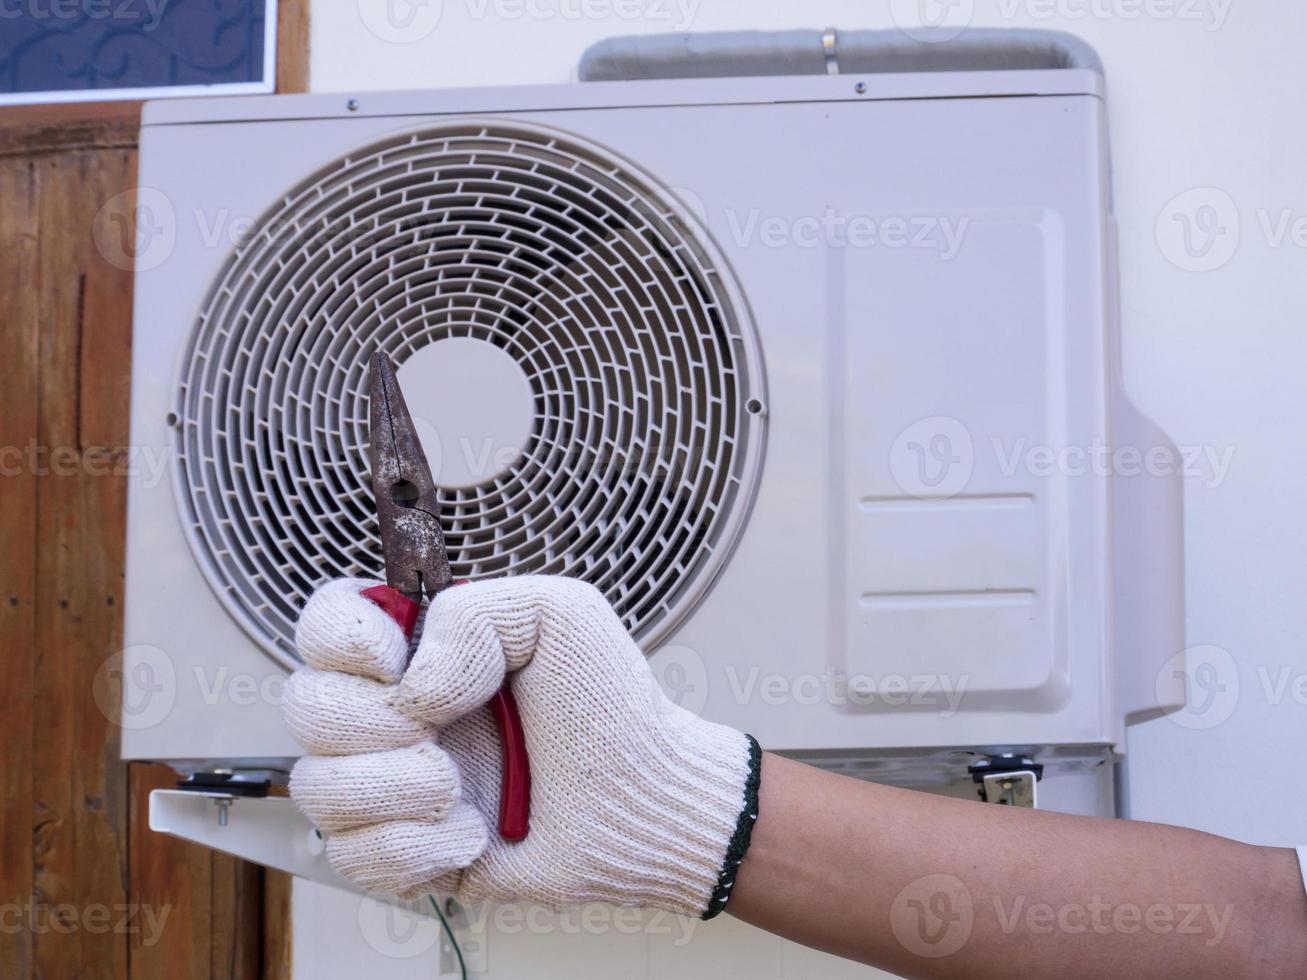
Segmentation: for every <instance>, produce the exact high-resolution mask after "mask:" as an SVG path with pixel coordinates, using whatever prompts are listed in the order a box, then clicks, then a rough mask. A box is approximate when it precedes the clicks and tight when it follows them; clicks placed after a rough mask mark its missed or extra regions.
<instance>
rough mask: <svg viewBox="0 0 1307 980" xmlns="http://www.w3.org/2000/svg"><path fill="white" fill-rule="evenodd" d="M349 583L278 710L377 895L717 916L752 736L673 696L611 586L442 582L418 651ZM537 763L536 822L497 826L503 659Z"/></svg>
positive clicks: (352, 873)
mask: <svg viewBox="0 0 1307 980" xmlns="http://www.w3.org/2000/svg"><path fill="white" fill-rule="evenodd" d="M374 584H376V583H373V582H366V581H361V580H341V581H336V582H332V583H331V584H329V585H327V586H324V587H323V588H322V589H320V590H319V591H318V592H316V593H315V594H314V595H313V597H312V598H310V599H309V601H308V604H307V605H306V606H305V608H304V612H303V614H302V616H301V617H300V621H299V625H298V629H297V633H296V642H297V646H298V648H299V653H300V656H301V658H303V660H304V663H305V664H306V665H307V666H305V667H304V668H302V669H300V670H298V671H296V672H295V674H294V675H293V676H292V677H291V679H290V681H289V682H288V684H287V688H286V701H285V716H286V723H287V725H288V726H289V727H290V730H291V732H292V733H293V734H294V735H295V737H296V738H297V739H298V740H299V741H300V742H301V743H303V745H304V747H305V748H306V749H307V750H308V751H309V752H310V753H313V754H311V755H307V756H305V757H304V758H303V759H301V760H300V761H299V762H298V764H297V765H296V766H295V769H294V772H293V773H292V774H291V785H290V789H291V796H292V797H294V799H295V801H296V803H298V804H299V806H300V809H301V810H303V811H304V813H305V814H306V815H307V816H308V817H309V819H310V820H312V821H313V822H314V823H315V824H316V825H317V826H318V827H319V828H320V829H321V830H322V831H323V832H324V833H325V834H326V835H327V856H328V858H329V859H330V860H331V863H332V864H333V866H334V867H335V868H336V870H338V871H339V872H340V873H341V874H343V875H345V876H346V877H347V878H349V879H351V880H352V881H354V882H355V883H356V884H358V885H360V886H362V887H363V888H366V889H368V890H369V891H375V892H384V893H388V894H397V895H399V896H401V897H406V898H411V897H415V896H418V895H422V894H425V893H428V892H432V891H442V892H453V893H456V894H458V895H459V897H460V898H462V899H463V900H465V901H469V902H475V901H479V900H482V899H492V900H496V901H511V900H517V899H525V900H528V901H532V902H536V903H538V904H540V905H544V906H547V907H549V908H553V909H559V908H563V907H567V906H573V905H577V904H581V903H585V902H592V901H600V902H610V903H614V904H622V905H642V906H648V907H653V908H662V909H667V910H669V911H673V912H678V913H681V914H689V915H703V916H704V917H705V918H707V917H709V916H711V915H715V914H716V913H717V912H719V911H721V909H722V907H723V906H724V905H725V903H726V899H727V898H728V897H729V895H730V885H731V883H732V881H733V880H734V874H735V868H736V867H738V865H739V862H740V860H741V859H742V858H743V856H744V851H745V849H746V848H747V847H748V841H749V835H750V833H751V832H752V829H753V821H754V820H755V819H756V817H757V799H758V778H759V772H760V761H761V753H760V751H759V749H758V744H757V742H755V741H754V740H753V739H752V738H751V737H750V736H747V735H743V734H741V733H740V732H737V731H735V730H733V729H730V728H725V727H723V726H721V725H714V724H710V723H708V722H705V721H703V720H702V719H700V718H698V717H697V716H695V715H693V714H691V713H690V712H688V711H686V710H684V709H683V708H680V707H678V706H677V705H675V704H673V703H672V702H671V701H669V700H668V699H667V698H666V697H665V696H664V695H663V693H662V691H661V690H660V689H659V687H658V685H657V683H656V681H655V680H654V677H653V674H652V672H651V671H650V670H649V667H648V665H647V664H646V663H645V659H644V656H643V655H642V654H641V653H640V650H639V649H638V648H637V647H636V645H635V643H634V642H633V641H632V640H631V638H630V636H628V635H627V632H626V630H625V628H623V626H622V623H621V621H620V620H619V619H618V618H617V616H616V614H615V613H614V612H613V610H612V609H611V608H610V607H609V605H608V603H607V602H606V601H605V600H604V598H603V596H602V595H601V594H600V593H599V592H598V591H597V590H596V589H594V588H592V587H591V586H589V585H587V584H585V583H583V582H580V581H577V580H574V579H566V578H553V577H547V576H523V577H519V578H509V579H498V580H493V581H485V582H477V583H472V584H469V585H462V586H458V587H456V588H452V589H448V590H446V591H445V592H442V593H441V594H440V595H439V596H437V597H436V599H435V601H434V602H433V603H432V604H431V607H430V609H429V611H428V613H427V617H426V622H425V627H424V632H423V635H422V637H421V640H420V641H419V643H418V647H417V651H416V653H415V655H414V657H413V661H412V665H411V666H409V667H408V669H407V671H405V669H404V665H405V657H406V653H407V644H406V643H405V641H404V637H403V634H402V633H401V632H400V630H399V628H398V627H397V626H396V625H395V624H394V623H393V622H391V620H390V619H389V618H388V617H387V616H386V614H385V613H383V612H382V611H381V609H379V608H378V607H377V606H375V605H374V604H373V603H372V602H371V601H369V600H368V599H366V598H364V597H363V596H361V595H360V594H359V593H360V591H361V590H362V589H364V588H367V587H368V586H370V585H374ZM506 670H507V671H509V672H511V676H512V689H513V694H514V697H515V698H516V701H517V704H518V708H519V712H520V714H521V718H522V727H523V729H524V730H525V734H526V745H527V752H528V755H529V757H530V764H531V831H530V834H529V836H528V837H527V838H526V839H525V840H523V841H521V842H519V843H516V844H510V843H507V842H505V841H504V840H502V839H501V838H500V837H499V835H498V833H497V832H496V820H497V814H498V808H499V784H500V745H499V738H498V734H497V732H496V731H495V727H494V724H493V722H492V720H491V717H490V714H489V711H488V710H487V709H486V708H485V707H484V705H485V703H486V702H487V701H488V700H489V699H490V698H491V696H492V695H493V694H494V693H495V691H497V690H498V688H499V686H500V684H501V683H502V681H503V679H504V676H505V671H506Z"/></svg>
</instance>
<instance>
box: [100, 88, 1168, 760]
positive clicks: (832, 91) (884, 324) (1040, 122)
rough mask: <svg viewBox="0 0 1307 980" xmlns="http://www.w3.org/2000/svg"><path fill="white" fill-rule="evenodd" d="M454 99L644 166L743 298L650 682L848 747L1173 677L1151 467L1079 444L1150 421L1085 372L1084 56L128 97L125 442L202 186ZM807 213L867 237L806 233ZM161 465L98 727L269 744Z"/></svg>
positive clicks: (194, 279)
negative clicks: (733, 529)
mask: <svg viewBox="0 0 1307 980" xmlns="http://www.w3.org/2000/svg"><path fill="white" fill-rule="evenodd" d="M459 115H476V116H478V117H487V116H495V115H502V116H503V117H505V118H514V119H518V120H522V121H529V122H531V123H533V124H536V125H540V126H546V127H554V128H557V129H559V130H561V131H563V132H566V133H571V134H575V135H577V136H579V137H582V138H584V139H586V140H588V141H591V142H593V143H597V144H601V145H603V146H605V147H607V148H609V149H610V150H611V151H612V152H613V153H615V154H617V155H619V156H621V157H625V158H627V159H630V160H632V161H634V162H635V163H636V164H638V165H639V166H640V167H641V168H642V169H643V170H645V171H647V172H649V173H652V174H653V175H654V176H655V177H656V178H657V179H658V180H660V181H661V182H662V183H663V184H664V185H665V186H667V187H669V188H671V189H672V191H673V193H675V194H676V195H678V196H679V197H680V198H681V199H682V200H683V201H684V202H685V205H686V211H687V213H688V214H690V215H693V216H694V217H695V218H697V219H698V220H699V221H701V222H702V223H703V225H704V227H705V228H706V230H707V233H708V234H709V235H710V236H711V237H712V238H713V239H714V240H715V242H716V246H717V248H718V249H719V250H720V252H721V253H722V255H723V256H724V257H725V259H726V262H727V264H728V265H729V267H730V268H731V270H732V271H733V272H734V275H735V277H736V279H737V281H738V285H739V287H740V290H741V292H742V294H743V296H744V297H745V299H746V301H747V304H748V307H749V309H750V311H751V313H752V317H753V321H754V323H755V325H756V331H757V335H758V339H759V341H760V345H761V350H762V356H763V360H764V364H765V369H766V379H767V399H766V412H767V422H768V428H767V442H766V459H765V463H764V467H763V472H762V477H761V482H760V484H759V486H758V490H757V494H756V497H755V498H754V500H753V502H752V509H751V512H750V513H749V515H748V518H747V524H746V526H745V528H744V531H743V533H742V535H741V537H740V538H739V542H738V545H737V547H736V549H735V551H734V553H733V555H732V556H731V558H730V560H729V561H728V562H727V564H726V567H725V569H724V571H722V572H721V574H720V575H719V576H718V577H717V579H716V581H715V582H714V583H713V586H712V588H711V590H710V591H709V592H708V594H707V596H706V598H705V599H704V600H703V601H702V603H701V604H700V605H699V606H698V607H697V609H695V611H694V612H693V613H692V614H691V615H690V616H689V617H688V619H687V620H686V621H685V622H684V623H683V625H682V626H681V627H680V629H679V630H678V631H677V632H676V633H675V634H674V635H673V636H672V637H671V638H670V640H669V642H668V643H667V644H666V645H665V646H664V647H663V648H662V649H661V650H660V651H658V652H656V653H655V654H654V656H653V661H652V662H653V664H654V666H655V668H656V669H657V670H658V671H659V674H660V677H661V678H662V680H663V681H664V684H665V685H666V686H667V687H668V688H669V689H670V690H671V691H672V693H674V694H676V695H677V696H678V697H679V698H680V699H681V700H682V702H683V703H686V704H687V705H688V706H690V707H693V708H696V709H699V710H700V711H701V713H702V714H704V715H705V716H706V717H708V718H711V719H713V720H715V721H720V722H723V723H726V724H729V725H733V726H736V727H739V728H742V729H745V730H748V731H750V732H752V733H754V734H755V735H756V736H757V737H758V738H759V740H760V741H761V742H762V744H763V745H764V746H766V747H768V748H777V749H787V750H795V751H799V752H805V753H809V754H810V755H811V756H812V757H815V758H824V759H827V760H829V761H836V760H852V761H853V762H854V763H856V762H857V761H858V760H874V759H879V758H885V757H889V758H894V757H900V758H902V759H907V760H912V759H921V758H926V757H933V751H934V750H936V749H948V748H952V747H956V748H961V749H969V748H973V747H995V746H1031V747H1062V749H1063V753H1064V754H1066V755H1068V756H1076V757H1080V756H1082V755H1084V754H1085V753H1083V752H1080V751H1079V749H1080V748H1085V747H1087V748H1088V749H1089V752H1088V754H1089V755H1093V752H1094V751H1095V750H1104V751H1105V750H1106V749H1108V748H1109V747H1112V746H1116V747H1118V748H1120V747H1122V745H1123V724H1124V722H1125V720H1126V719H1127V718H1128V717H1138V716H1143V715H1146V714H1148V713H1152V712H1156V711H1159V710H1167V709H1169V708H1172V707H1175V706H1178V705H1179V704H1181V703H1182V700H1183V689H1182V687H1181V686H1180V678H1179V677H1178V676H1172V675H1171V674H1170V673H1168V672H1163V670H1162V667H1163V664H1164V663H1165V662H1166V661H1167V660H1168V658H1171V657H1172V656H1174V655H1175V654H1176V653H1178V652H1179V651H1180V650H1181V649H1183V646H1184V644H1183V625H1182V615H1181V613H1182V580H1181V575H1182V571H1181V569H1182V555H1181V550H1180V549H1181V544H1180V489H1179V484H1178V474H1176V473H1175V472H1173V471H1170V472H1166V473H1159V472H1157V471H1156V469H1155V468H1151V469H1154V472H1150V471H1149V470H1150V467H1143V466H1140V465H1137V464H1136V463H1133V462H1132V463H1131V464H1130V465H1129V466H1128V467H1127V466H1117V467H1112V466H1109V467H1108V468H1107V469H1108V471H1107V472H1104V471H1103V469H1102V466H1101V465H1099V463H1098V462H1097V460H1098V459H1100V458H1102V455H1103V451H1104V449H1103V447H1113V446H1116V447H1129V448H1132V449H1133V450H1134V451H1135V452H1137V453H1139V454H1141V455H1142V454H1147V453H1148V452H1149V451H1150V450H1156V451H1157V452H1159V453H1163V454H1165V453H1166V452H1168V451H1172V452H1173V449H1172V447H1171V446H1170V443H1169V441H1168V440H1167V439H1166V437H1165V436H1164V435H1162V434H1161V433H1160V432H1157V431H1156V430H1155V429H1154V428H1153V427H1152V426H1151V425H1150V424H1149V423H1148V422H1147V420H1146V419H1143V418H1142V417H1140V416H1139V415H1138V414H1137V413H1136V412H1135V411H1134V410H1133V408H1132V407H1131V406H1130V403H1129V401H1128V399H1127V398H1126V397H1125V395H1124V392H1123V390H1122V388H1121V382H1120V375H1119V370H1118V367H1117V364H1116V360H1117V357H1118V352H1117V342H1116V330H1117V325H1116V287H1115V262H1116V256H1115V239H1114V225H1113V220H1112V216H1111V200H1110V189H1109V170H1108V153H1107V137H1106V123H1105V116H1104V108H1103V102H1102V79H1101V78H1100V77H1099V76H1098V75H1097V74H1095V73H1093V72H1088V71H1021V72H968V73H933V74H920V75H907V74H905V75H874V76H866V77H865V78H864V77H853V76H841V77H833V78H818V77H814V78H806V77H793V78H775V79H738V80H736V79H726V80H707V81H705V80H695V81H672V82H630V83H592V84H585V85H573V86H542V87H533V88H511V89H510V88H505V89H481V90H463V91H458V90H452V91H443V92H429V93H423V92H407V93H394V94H370V95H367V96H364V97H361V98H359V99H358V101H357V104H356V108H352V109H351V108H349V107H347V97H346V96H344V95H341V96H333V95H322V96H292V97H270V98H257V99H231V100H222V101H218V100H212V101H210V100H205V101H197V102H175V103H161V104H153V105H150V106H148V107H147V109H146V112H145V116H144V125H143V129H142V135H141V165H140V166H141V170H140V185H141V187H142V188H147V189H150V191H149V192H150V193H151V195H152V197H151V199H152V200H155V201H165V202H167V207H168V208H170V209H171V214H170V215H163V216H156V217H161V218H162V219H164V221H165V228H164V231H165V232H166V233H167V234H171V235H174V236H175V238H174V239H173V240H172V241H171V243H170V249H169V251H168V254H167V256H166V258H164V259H163V260H162V261H161V262H158V263H157V264H153V266H152V267H150V268H143V269H141V270H140V271H139V272H138V275H137V281H136V299H135V302H136V317H135V336H134V354H133V389H132V391H133V394H132V444H133V446H135V447H138V448H150V449H153V450H156V451H157V452H159V453H164V452H166V451H167V447H168V446H169V445H170V440H169V438H168V427H167V422H166V421H165V420H166V416H167V415H168V413H169V411H170V410H171V407H172V405H173V401H174V396H175V387H176V383H177V377H178V370H179V365H178V359H179V356H180V351H181V350H182V348H183V346H184V343H185V340H186V337H187V335H188V333H189V331H190V330H191V329H192V326H193V323H194V320H195V316H196V310H197V307H198V305H199V303H200V302H201V299H202V298H203V296H204V295H205V293H206V291H207V289H208V287H209V284H210V282H211V280H212V279H213V277H214V275H215V273H216V272H217V271H218V270H219V268H220V267H221V265H222V263H223V261H224V259H225V258H226V254H227V252H228V251H229V248H230V242H229V241H227V239H226V238H224V236H225V235H228V234H230V233H231V231H232V229H233V222H239V221H240V220H241V219H252V218H255V217H257V216H258V215H259V214H261V213H262V212H263V211H264V210H265V209H266V208H268V207H269V205H270V204H272V203H273V202H274V201H275V200H276V199H277V198H278V196H279V195H280V194H281V193H282V192H284V191H285V189H286V188H288V187H290V186H292V185H294V184H295V183H297V182H298V181H300V180H302V179H303V178H304V177H305V176H306V175H307V174H309V173H310V172H312V171H314V170H315V169H316V168H318V167H320V166H321V165H322V164H323V163H325V162H327V161H329V160H331V159H333V158H335V157H338V156H340V155H342V154H344V153H346V152H348V151H350V150H351V149H353V148H356V147H359V146H360V145H363V144H366V143H368V142H370V141H372V140H375V139H378V138H380V137H383V136H386V135H390V134H393V133H395V132H397V131H401V130H404V129H409V128H415V127H417V126H419V125H423V124H429V123H432V122H436V121H439V120H441V119H445V118H449V117H453V116H459ZM154 192H158V195H159V196H154ZM828 215H835V216H837V218H836V220H837V222H838V220H840V219H839V216H843V219H844V220H848V219H849V218H850V217H851V216H860V217H862V218H863V219H864V221H863V224H862V227H863V228H864V229H867V228H872V229H874V234H873V238H874V240H873V241H859V242H856V243H855V242H853V241H851V240H844V241H842V242H840V241H837V242H831V241H830V240H829V239H828V238H826V237H824V236H828V235H830V234H831V232H830V231H829V228H830V225H829V219H827V218H826V216H828ZM823 220H826V221H827V223H826V224H825V225H823V223H822V222H823ZM946 229H952V233H957V232H958V231H959V229H960V230H961V232H960V237H956V239H950V238H949V234H950V232H948V231H946ZM845 230H846V232H848V233H849V234H852V226H851V225H846V226H845ZM838 233H839V232H838V231H837V232H836V234H838ZM931 236H934V237H933V238H932V237H931ZM950 242H952V244H950ZM923 243H924V244H923ZM954 245H955V246H956V247H953V246H954ZM941 438H942V439H943V440H944V441H940V440H941ZM1106 458H1107V459H1109V460H1110V459H1111V458H1112V457H1111V454H1110V452H1108V453H1107V457H1106ZM1050 459H1051V462H1048V461H1049V460H1050ZM1131 459H1133V457H1131ZM1127 470H1128V471H1129V472H1126V471H1127ZM1135 470H1139V473H1138V475H1134V472H1135ZM171 479H173V474H172V473H171V472H169V473H168V474H166V476H165V478H164V479H163V480H162V481H160V482H158V483H151V482H150V481H146V480H144V479H142V478H141V476H140V475H138V476H137V477H136V478H135V479H134V480H133V482H132V486H131V490H130V500H129V548H128V567H127V576H128V587H127V608H126V644H127V650H126V652H125V657H124V665H123V683H124V698H125V702H126V704H127V711H126V713H125V715H124V735H123V753H124V756H125V757H127V758H150V759H163V760H173V761H174V762H178V763H181V762H183V761H185V762H186V763H187V764H199V765H209V764H215V763H217V762H219V761H240V760H244V761H245V762H247V763H248V762H251V761H253V760H270V759H281V758H284V757H289V756H294V755H297V754H298V751H299V750H298V748H297V746H296V745H295V743H294V742H293V741H292V740H291V739H290V737H289V735H288V734H287V733H286V732H285V731H284V729H283V727H282V725H281V721H280V717H279V707H278V705H277V703H276V702H277V696H278V694H279V689H280V685H279V681H280V679H281V678H282V677H283V676H284V671H283V670H282V668H281V667H279V666H278V665H276V664H275V663H274V662H273V661H272V660H271V659H270V658H269V657H267V656H266V655H265V654H264V653H262V652H261V651H260V649H259V648H258V647H257V646H256V645H255V644H254V643H253V642H252V641H251V640H250V639H249V638H248V637H247V636H246V635H245V634H244V633H243V632H242V631H241V629H240V628H239V627H238V626H237V625H236V623H235V622H234V621H233V620H232V619H231V618H230V617H229V616H228V615H227V614H226V613H225V612H224V610H223V608H222V607H221V606H220V604H219V603H218V601H217V600H216V599H215V597H214V595H213V593H212V591H211V590H210V588H209V586H208V585H207V584H206V582H205V580H204V578H203V576H202V574H201V572H200V570H199V569H198V568H197V566H196V561H195V558H194V557H193V556H192V553H191V551H190V549H189V548H188V546H187V543H186V540H185V537H184V534H183V530H182V527H181V523H180V521H179V519H178V513H177V509H176V507H175V505H174V499H173V488H172V487H171V486H170V485H169V481H170V480H171ZM843 681H850V683H851V685H852V696H850V694H849V693H847V692H846V693H840V691H841V685H842V683H843ZM832 690H835V691H836V693H835V694H834V695H833V696H832V695H831V694H830V693H829V692H830V691H832ZM854 702H859V703H854ZM1056 755H1057V753H1054V756H1056ZM881 764H882V763H880V762H868V766H869V767H870V768H875V767H877V766H879V765H881Z"/></svg>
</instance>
